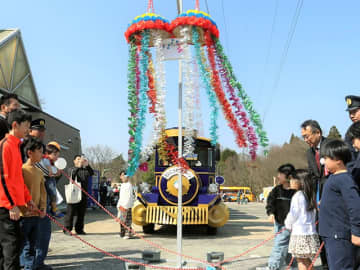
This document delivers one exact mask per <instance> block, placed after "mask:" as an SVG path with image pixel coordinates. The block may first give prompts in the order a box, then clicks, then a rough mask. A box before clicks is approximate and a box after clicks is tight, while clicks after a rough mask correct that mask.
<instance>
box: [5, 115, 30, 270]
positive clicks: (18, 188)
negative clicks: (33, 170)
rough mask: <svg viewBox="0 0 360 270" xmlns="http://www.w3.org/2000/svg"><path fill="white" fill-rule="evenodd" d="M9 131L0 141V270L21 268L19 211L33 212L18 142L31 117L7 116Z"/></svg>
mask: <svg viewBox="0 0 360 270" xmlns="http://www.w3.org/2000/svg"><path fill="white" fill-rule="evenodd" d="M7 120H8V123H9V128H10V131H9V133H8V134H6V136H5V138H4V139H3V140H1V142H0V246H1V250H2V252H0V269H4V270H10V269H11V270H13V269H14V270H15V269H16V270H17V269H19V268H20V262H19V256H20V245H21V242H20V241H21V239H20V235H21V233H20V223H19V219H20V208H26V207H27V208H28V210H33V208H34V204H33V202H32V200H31V196H30V193H29V190H28V188H27V187H26V185H25V183H24V178H23V175H22V159H21V153H20V144H21V139H22V138H24V137H25V136H26V135H27V133H28V130H29V126H30V122H31V115H29V114H26V113H25V112H24V111H21V110H15V111H12V112H10V113H9V115H8V119H7Z"/></svg>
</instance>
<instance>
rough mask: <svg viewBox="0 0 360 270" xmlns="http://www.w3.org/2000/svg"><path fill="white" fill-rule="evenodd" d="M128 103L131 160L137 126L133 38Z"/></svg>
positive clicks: (129, 63)
mask: <svg viewBox="0 0 360 270" xmlns="http://www.w3.org/2000/svg"><path fill="white" fill-rule="evenodd" d="M128 104H129V112H130V117H129V118H128V120H129V135H130V139H129V160H131V156H132V155H131V152H130V150H132V149H134V147H135V140H134V137H135V130H136V126H137V117H136V114H137V105H136V104H137V98H136V44H135V40H134V38H132V39H131V41H130V46H129V61H128Z"/></svg>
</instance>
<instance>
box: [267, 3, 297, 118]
mask: <svg viewBox="0 0 360 270" xmlns="http://www.w3.org/2000/svg"><path fill="white" fill-rule="evenodd" d="M303 3H304V1H303V0H298V3H297V6H296V9H295V13H294V16H293V19H292V22H291V26H290V31H289V33H288V38H287V40H286V43H285V47H284V51H283V53H282V55H281V60H280V65H279V70H278V72H277V75H276V77H275V81H274V85H273V88H272V91H271V92H270V93H271V96H270V101H269V105H268V106H267V108H266V109H265V111H264V117H263V122H264V120H265V117H266V114H267V112H268V111H269V109H270V107H271V104H272V100H273V97H274V96H275V92H276V91H277V88H278V86H279V82H280V79H281V74H282V71H283V69H284V65H285V62H286V58H287V55H288V52H289V48H290V44H291V41H292V39H293V37H294V34H295V30H296V26H297V23H298V20H299V17H300V13H301V9H302V6H303Z"/></svg>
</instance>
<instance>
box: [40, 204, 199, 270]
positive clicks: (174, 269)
mask: <svg viewBox="0 0 360 270" xmlns="http://www.w3.org/2000/svg"><path fill="white" fill-rule="evenodd" d="M36 211H37V212H39V213H44V212H42V211H41V210H39V209H36ZM45 215H46V216H47V217H48V218H49V219H50V220H51V221H53V222H54V223H55V224H56V225H57V226H58V227H60V228H61V229H63V230H64V231H67V232H68V233H69V234H70V235H71V236H73V237H75V238H77V239H78V240H80V241H81V242H83V243H84V244H86V245H87V246H89V247H91V248H93V249H95V250H97V251H99V252H101V253H103V254H105V255H107V256H109V257H112V258H114V259H117V260H120V261H123V262H127V263H131V264H136V265H140V266H145V267H149V268H152V269H164V270H180V269H181V268H177V267H176V268H174V267H167V266H157V265H150V264H146V263H141V262H137V261H134V260H130V259H127V258H124V257H121V256H117V255H115V254H112V253H110V252H108V251H106V250H103V249H101V248H98V247H96V246H94V245H93V244H91V243H90V242H88V241H86V240H85V239H82V238H81V237H80V236H78V235H77V234H73V233H72V232H71V231H70V230H69V229H67V228H66V227H65V226H64V225H63V224H61V223H60V222H59V221H57V220H56V219H55V218H54V217H53V216H51V215H49V214H47V213H45ZM188 269H190V270H202V269H201V268H199V267H196V268H188Z"/></svg>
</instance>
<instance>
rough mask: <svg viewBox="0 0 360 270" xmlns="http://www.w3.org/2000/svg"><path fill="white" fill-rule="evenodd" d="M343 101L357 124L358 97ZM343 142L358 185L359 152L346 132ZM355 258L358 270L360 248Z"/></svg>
mask: <svg viewBox="0 0 360 270" xmlns="http://www.w3.org/2000/svg"><path fill="white" fill-rule="evenodd" d="M345 101H346V104H347V109H346V111H348V112H349V117H350V120H351V121H352V122H353V123H356V122H359V121H360V96H354V95H349V96H346V97H345ZM345 142H346V143H347V144H348V145H349V147H350V150H351V155H352V161H351V162H349V163H348V164H347V167H348V171H349V172H350V173H351V174H352V176H353V177H354V180H355V181H356V182H357V183H359V181H360V179H356V178H357V175H356V172H357V171H358V170H359V168H360V160H359V156H358V153H359V152H357V151H356V149H355V148H354V146H353V142H352V140H351V139H350V137H349V136H348V132H346V135H345ZM355 256H356V258H355V267H354V269H359V268H360V248H359V247H356V255H355Z"/></svg>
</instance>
